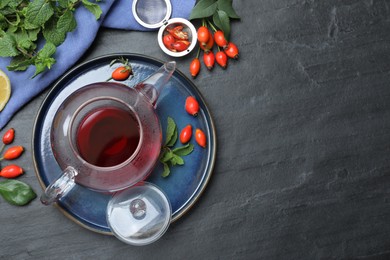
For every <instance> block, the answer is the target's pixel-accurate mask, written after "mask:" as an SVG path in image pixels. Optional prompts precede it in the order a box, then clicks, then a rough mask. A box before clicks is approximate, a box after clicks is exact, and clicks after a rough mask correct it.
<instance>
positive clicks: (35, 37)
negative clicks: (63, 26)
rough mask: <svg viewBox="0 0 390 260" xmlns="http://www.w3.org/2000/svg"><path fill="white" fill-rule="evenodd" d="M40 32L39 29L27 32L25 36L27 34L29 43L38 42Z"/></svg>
mask: <svg viewBox="0 0 390 260" xmlns="http://www.w3.org/2000/svg"><path fill="white" fill-rule="evenodd" d="M40 31H41V29H32V30H28V31H27V34H28V38H29V39H30V41H32V42H35V41H36V40H38V33H39V32H40Z"/></svg>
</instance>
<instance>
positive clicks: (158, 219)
mask: <svg viewBox="0 0 390 260" xmlns="http://www.w3.org/2000/svg"><path fill="white" fill-rule="evenodd" d="M106 214H107V215H106V217H107V222H108V225H109V227H110V229H111V231H112V232H113V233H114V235H115V236H116V237H117V238H118V239H119V240H121V241H123V242H125V243H127V244H131V245H137V246H142V245H147V244H150V243H153V242H154V241H156V240H157V239H159V238H160V237H161V236H162V235H163V234H164V233H165V231H166V230H167V229H168V226H169V224H170V222H171V216H172V208H171V205H170V203H169V201H168V199H167V197H166V195H165V194H164V193H163V192H162V191H161V190H160V189H159V188H158V187H157V186H155V185H154V184H152V183H148V182H142V183H139V184H137V185H135V186H133V187H130V188H128V189H126V190H123V191H121V192H118V193H116V194H115V195H114V196H113V197H112V199H111V200H110V201H109V203H108V205H107V213H106Z"/></svg>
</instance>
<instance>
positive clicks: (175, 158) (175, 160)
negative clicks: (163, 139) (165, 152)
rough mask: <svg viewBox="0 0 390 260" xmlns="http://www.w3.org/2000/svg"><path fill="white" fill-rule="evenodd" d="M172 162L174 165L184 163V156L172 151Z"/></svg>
mask: <svg viewBox="0 0 390 260" xmlns="http://www.w3.org/2000/svg"><path fill="white" fill-rule="evenodd" d="M170 162H171V164H172V165H173V166H175V165H183V164H184V160H183V158H181V157H180V156H178V155H176V154H174V153H172V158H171V160H170Z"/></svg>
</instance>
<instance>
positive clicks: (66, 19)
mask: <svg viewBox="0 0 390 260" xmlns="http://www.w3.org/2000/svg"><path fill="white" fill-rule="evenodd" d="M76 26H77V22H76V19H75V18H74V15H73V12H72V11H70V10H67V11H66V12H65V13H64V14H63V15H61V16H60V18H59V19H58V22H57V29H58V30H61V31H63V32H65V33H67V32H71V31H73V30H74V29H75V28H76Z"/></svg>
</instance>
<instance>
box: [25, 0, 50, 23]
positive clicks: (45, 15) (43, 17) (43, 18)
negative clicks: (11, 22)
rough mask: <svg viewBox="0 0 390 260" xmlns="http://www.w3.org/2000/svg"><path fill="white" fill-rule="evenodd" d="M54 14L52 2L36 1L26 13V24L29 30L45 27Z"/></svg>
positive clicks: (29, 6)
mask: <svg viewBox="0 0 390 260" xmlns="http://www.w3.org/2000/svg"><path fill="white" fill-rule="evenodd" d="M53 14H54V10H53V6H52V5H51V2H49V1H46V0H34V1H32V2H30V3H29V5H28V7H27V12H26V22H27V23H28V25H29V27H30V28H29V29H34V28H38V27H43V25H44V24H45V22H47V21H48V20H49V19H50V17H51V16H52V15H53Z"/></svg>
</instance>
